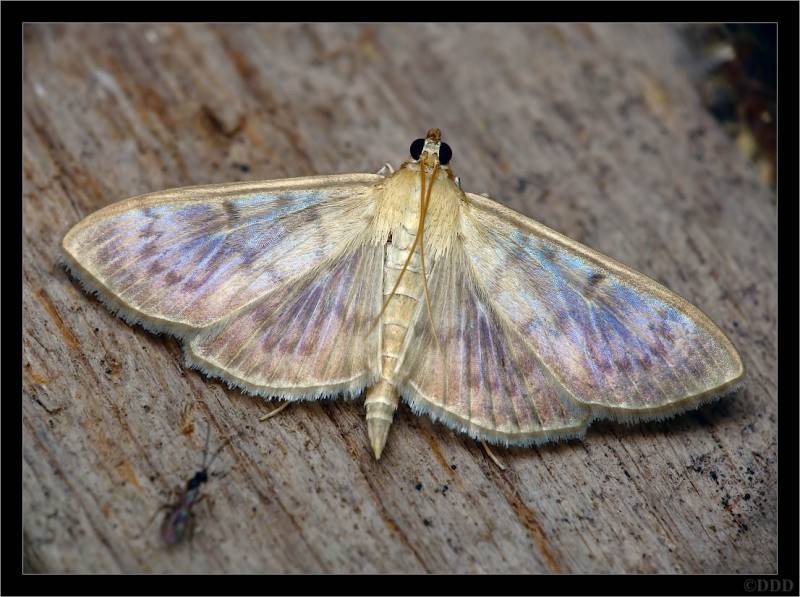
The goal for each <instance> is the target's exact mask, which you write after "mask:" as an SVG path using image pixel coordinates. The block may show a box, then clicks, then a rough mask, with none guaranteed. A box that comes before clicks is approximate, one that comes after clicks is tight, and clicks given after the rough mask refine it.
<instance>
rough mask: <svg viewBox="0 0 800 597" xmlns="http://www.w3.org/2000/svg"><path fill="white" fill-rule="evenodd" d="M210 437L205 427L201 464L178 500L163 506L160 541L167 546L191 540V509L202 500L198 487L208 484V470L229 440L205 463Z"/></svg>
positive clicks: (193, 521)
mask: <svg viewBox="0 0 800 597" xmlns="http://www.w3.org/2000/svg"><path fill="white" fill-rule="evenodd" d="M210 437H211V425H208V426H207V427H206V444H205V448H204V449H203V462H202V464H201V466H200V470H198V471H197V472H196V473H195V474H194V476H193V477H192V478H191V479H189V481H188V482H187V483H186V489H184V490H183V491H182V492H179V493H180V499H179V500H178V501H177V502H175V503H174V504H169V505H167V506H165V508H166V510H167V513H166V514H165V515H164V520H163V522H162V523H161V539H162V540H163V541H164V543H166V544H167V545H168V546H173V545H177V544H179V543H181V542H183V541H184V539H186V538H187V537H188V538H189V539H191V538H192V537H193V535H194V525H195V518H194V512H192V508H193V507H194V506H195V505H196V504H197V503H198V502H200V500H202V499H203V497H204V496H202V495H200V486H201V485H203V484H204V483H206V482H208V469H209V468H210V467H211V464H212V463H213V462H214V460H215V459H216V458H217V456H219V454H220V452H221V451H222V448H224V447H225V446H227V445H228V443H230V441H231V438H228V439H227V440H225V442H223V443H222V445H220V447H219V448H217V450H216V452H214V454H213V455H212V456H211V460H209V461H208V462H206V458H207V457H208V440H209V438H210Z"/></svg>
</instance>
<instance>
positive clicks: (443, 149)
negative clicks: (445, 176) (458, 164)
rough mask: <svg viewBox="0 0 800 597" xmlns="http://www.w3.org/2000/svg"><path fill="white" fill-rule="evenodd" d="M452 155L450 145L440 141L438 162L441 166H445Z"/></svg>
mask: <svg viewBox="0 0 800 597" xmlns="http://www.w3.org/2000/svg"><path fill="white" fill-rule="evenodd" d="M452 157H453V150H452V149H450V146H449V145H448V144H447V143H442V144H441V145H439V163H440V164H441V165H442V166H447V164H448V163H449V162H450V160H451V159H452Z"/></svg>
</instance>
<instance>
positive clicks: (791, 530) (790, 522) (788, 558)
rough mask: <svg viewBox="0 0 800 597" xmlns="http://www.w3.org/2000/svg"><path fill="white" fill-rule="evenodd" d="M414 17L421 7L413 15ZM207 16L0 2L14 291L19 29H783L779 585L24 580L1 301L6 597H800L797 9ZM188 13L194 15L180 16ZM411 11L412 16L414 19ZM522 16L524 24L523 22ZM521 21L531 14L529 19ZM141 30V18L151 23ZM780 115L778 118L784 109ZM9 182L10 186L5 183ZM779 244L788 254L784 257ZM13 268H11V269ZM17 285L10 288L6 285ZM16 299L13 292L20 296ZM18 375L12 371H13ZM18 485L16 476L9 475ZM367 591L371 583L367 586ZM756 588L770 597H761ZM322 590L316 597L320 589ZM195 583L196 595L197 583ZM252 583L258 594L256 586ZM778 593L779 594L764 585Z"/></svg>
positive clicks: (668, 6)
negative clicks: (385, 25)
mask: <svg viewBox="0 0 800 597" xmlns="http://www.w3.org/2000/svg"><path fill="white" fill-rule="evenodd" d="M414 5H416V7H415V6H414ZM414 5H412V3H410V2H399V3H383V4H377V3H360V2H353V3H316V2H313V3H312V2H303V3H249V2H228V3H224V4H223V3H213V2H210V3H205V2H199V3H198V2H193V3H191V4H188V3H183V2H146V3H145V2H118V3H111V2H75V3H73V2H35V3H34V2H4V3H3V4H2V8H1V9H0V10H1V11H2V16H3V17H4V18H3V19H2V48H3V50H4V51H3V52H2V63H3V66H4V67H5V68H4V69H3V72H4V76H3V80H4V82H5V84H6V85H5V91H6V93H4V97H3V99H4V100H5V101H3V102H2V110H3V115H4V116H6V118H5V122H6V125H7V126H6V131H5V135H3V138H2V143H3V149H4V150H5V151H4V154H5V155H4V157H5V159H4V161H3V165H4V166H5V170H6V174H7V176H6V177H5V178H4V179H3V190H4V191H5V192H4V193H3V195H4V196H5V197H7V198H9V199H8V200H6V201H5V202H3V208H4V211H5V216H6V217H5V218H4V219H3V228H4V230H3V232H4V234H2V239H3V241H4V245H5V246H4V248H5V249H6V250H5V251H4V252H3V253H4V257H5V258H4V260H3V261H4V263H3V264H4V265H5V273H6V274H7V276H6V277H10V278H13V279H15V280H19V281H20V282H21V280H22V269H21V268H22V261H21V257H22V236H21V222H22V212H21V202H20V201H17V199H16V198H17V197H21V196H22V177H21V174H22V164H21V147H22V119H21V118H20V115H21V113H22V109H23V106H22V91H21V86H20V88H19V90H18V91H17V88H16V86H15V83H18V82H20V81H21V77H22V57H21V54H22V43H23V34H22V24H23V23H24V22H44V21H50V22H53V21H65V22H75V21H85V22H91V21H94V22H103V21H117V22H122V21H136V22H142V21H148V20H150V21H162V22H163V21H184V22H202V21H252V20H258V21H304V20H308V19H309V17H313V20H315V21H392V20H398V17H404V18H403V19H400V20H404V21H415V20H418V19H415V18H413V17H414V16H419V17H424V19H425V20H427V21H451V20H458V21H486V22H490V21H515V20H520V19H525V20H527V19H526V17H527V16H528V14H530V16H532V17H535V19H534V20H537V21H606V22H607V21H615V22H633V21H650V22H663V21H670V22H723V21H725V22H731V21H740V22H775V23H777V25H778V73H779V75H778V81H779V82H778V97H779V101H778V109H779V123H780V128H779V131H778V147H779V152H778V187H777V188H778V192H779V196H780V197H784V198H786V199H785V200H783V201H781V200H779V201H778V215H779V217H778V230H779V238H778V242H779V252H778V255H779V269H778V277H779V303H778V313H779V325H780V328H779V329H780V331H782V332H783V333H779V338H778V345H779V369H778V381H779V395H780V399H779V417H778V433H779V440H778V445H779V480H778V495H779V498H778V499H779V501H778V516H779V522H780V525H779V534H778V574H777V575H767V576H746V575H709V576H679V575H658V576H655V577H654V576H649V575H608V576H602V575H583V576H577V575H576V576H568V575H564V576H558V577H552V576H551V577H546V576H545V577H537V578H536V579H535V580H534V579H528V578H524V577H521V576H503V577H493V576H485V577H472V578H467V579H462V578H461V577H459V576H444V577H442V578H439V577H438V576H428V577H425V578H424V579H421V578H417V577H415V576H413V575H406V576H388V577H387V576H384V577H382V578H381V579H375V580H371V579H370V582H369V583H366V582H365V583H360V582H359V583H357V582H353V581H354V580H356V579H355V578H351V577H346V578H338V577H337V578H330V577H327V576H326V577H325V578H318V577H317V576H315V575H309V576H301V575H293V576H292V577H291V578H288V577H287V578H283V577H276V576H271V577H270V578H269V579H266V582H265V579H261V578H254V579H253V581H254V582H253V584H250V583H248V582H246V581H245V582H242V581H244V580H245V579H244V578H243V577H237V578H238V580H236V581H235V584H234V583H232V582H231V579H230V578H229V576H230V575H213V576H208V575H206V576H202V577H199V576H197V577H195V576H183V575H171V576H164V575H128V576H126V578H125V582H124V583H120V582H119V579H118V578H116V577H115V576H111V575H94V576H85V575H74V576H63V575H58V574H52V575H32V574H23V572H22V527H21V518H20V515H19V513H20V512H21V507H22V503H21V500H22V496H21V494H20V493H17V494H14V492H15V490H16V488H17V487H19V486H20V485H21V483H20V485H18V484H17V483H18V482H20V480H21V476H22V459H21V454H20V446H21V441H22V438H21V429H20V426H19V421H20V416H21V403H20V402H19V401H17V400H16V399H15V397H16V396H21V394H22V377H21V375H22V352H21V350H22V349H21V347H22V328H21V322H22V298H21V293H20V292H6V293H4V295H3V298H4V299H5V300H4V304H3V307H4V311H5V314H6V315H7V316H8V317H7V319H6V321H7V322H10V324H9V325H7V326H6V328H5V333H4V334H3V352H4V356H6V355H5V353H6V349H7V350H8V353H9V354H12V355H13V357H14V358H4V359H3V360H2V362H3V365H4V366H6V367H7V369H8V373H9V374H7V375H5V376H4V378H3V386H4V388H3V389H5V390H8V393H6V395H7V396H9V397H11V398H9V399H7V400H6V401H4V403H3V405H4V406H5V409H4V410H5V415H6V416H5V417H4V418H3V431H4V433H3V438H4V439H3V443H4V444H5V446H4V447H5V450H3V453H2V460H3V463H4V464H5V465H6V466H4V467H3V469H4V471H5V473H6V474H5V475H4V476H5V480H6V484H5V486H6V488H7V491H6V492H5V499H4V500H2V512H3V514H5V517H4V518H5V520H6V523H7V524H6V529H7V532H6V533H3V535H2V546H3V547H4V548H5V549H4V550H3V551H4V557H3V558H2V572H3V573H4V574H3V575H2V576H3V577H4V579H5V581H6V583H5V587H4V589H5V590H4V592H5V593H7V594H40V595H41V594H64V595H72V594H84V595H100V594H134V595H135V594H153V593H156V594H168V593H176V594H197V595H207V594H225V593H227V592H231V591H235V592H236V593H237V594H243V595H247V594H259V593H261V594H270V593H278V592H279V593H282V594H315V593H316V594H356V595H359V594H374V593H375V592H379V591H384V592H385V593H386V594H393V595H403V594H406V595H411V594H417V593H420V592H425V593H428V594H444V595H479V594H483V595H490V594H493V593H501V594H507V595H524V594H540V593H549V594H554V595H559V594H598V595H604V594H614V595H634V594H641V595H647V594H652V595H670V594H684V593H687V594H696V595H701V594H706V595H737V594H752V593H762V592H766V593H771V594H782V593H784V591H781V590H778V591H772V590H769V587H770V585H769V584H766V585H763V582H764V581H767V583H769V581H770V580H773V581H774V580H775V579H779V580H782V579H788V580H789V581H791V588H790V589H789V591H788V593H787V594H795V595H797V594H798V590H800V586H799V585H798V503H799V502H798V461H797V456H798V427H797V422H798V398H797V397H798V376H797V370H796V367H797V365H796V363H797V357H796V354H797V353H796V351H797V347H798V342H797V336H796V334H797V330H798V320H797V314H798V311H797V305H798V286H797V274H798V263H797V255H798V244H797V239H798V232H797V223H798V214H797V207H798V201H799V199H798V197H800V195H799V194H798V180H797V179H798V176H797V164H798V154H797V146H798V136H797V131H798V120H797V106H798V105H800V102H798V72H799V71H798V63H797V57H798V19H799V18H800V11H799V10H798V7H799V6H800V5H798V3H796V2H790V1H782V2H727V3H717V2H714V3H712V2H697V3H690V2H650V3H643V2H609V3H607V2H602V3H601V2H597V3H584V2H569V3H553V2H542V3H524V4H523V3H513V4H512V3H510V2H493V3H491V5H489V4H488V3H478V2H476V3H466V2H463V3H462V2H459V3H444V2H439V3H432V2H423V3H414ZM188 7H191V10H187V8H188ZM417 8H418V9H417ZM523 8H530V9H531V10H530V12H529V13H528V11H527V10H522V9H523ZM526 13H527V14H526ZM147 17H150V18H149V19H148V18H147ZM781 108H783V109H781ZM12 172H13V173H14V174H15V176H11V173H12ZM787 245H788V246H787ZM12 256H13V258H12ZM10 273H11V274H13V275H8V274H10ZM17 288H18V289H19V288H21V286H20V287H17ZM12 366H13V367H15V368H14V369H11V367H12ZM11 471H14V474H13V476H12V472H11ZM364 580H367V579H366V578H365V579H364ZM759 580H761V582H762V585H761V586H766V587H767V590H766V591H760V590H759V584H758V582H759ZM318 581H321V582H324V585H322V584H317V582H318ZM201 583H202V584H201ZM256 583H257V584H256ZM773 586H774V582H773Z"/></svg>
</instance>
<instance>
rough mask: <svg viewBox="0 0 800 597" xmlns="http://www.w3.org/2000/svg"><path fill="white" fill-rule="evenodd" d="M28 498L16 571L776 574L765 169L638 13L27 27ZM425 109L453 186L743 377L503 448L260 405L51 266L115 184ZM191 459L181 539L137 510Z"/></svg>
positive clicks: (379, 133)
mask: <svg viewBox="0 0 800 597" xmlns="http://www.w3.org/2000/svg"><path fill="white" fill-rule="evenodd" d="M24 41H25V58H24V79H25V82H24V85H25V86H24V94H25V95H24V114H23V135H24V147H23V152H24V196H23V217H24V264H23V272H24V283H23V301H24V302H23V310H24V321H23V329H24V337H23V342H24V346H23V376H24V386H23V394H22V403H23V420H22V424H23V488H22V490H23V515H24V553H25V559H26V567H27V569H29V570H32V571H39V572H118V571H126V572H135V571H226V572H334V571H335V572H425V571H427V572H522V573H526V572H530V573H534V572H552V573H570V572H581V573H585V572H645V573H646V572H659V573H660V572H664V573H667V572H677V573H703V572H715V573H721V572H740V573H744V572H747V573H772V572H775V570H776V549H777V546H776V531H777V526H776V525H777V513H776V501H777V496H776V492H777V469H776V414H777V385H776V273H777V272H776V270H777V268H776V246H775V242H774V241H775V236H776V225H775V200H774V195H773V193H772V192H771V191H770V190H769V189H768V188H767V187H765V186H764V185H762V183H761V182H760V181H759V179H758V175H757V173H756V171H755V168H754V167H753V166H752V165H751V164H749V163H748V162H747V161H745V160H744V158H742V157H740V155H739V154H738V153H737V151H736V149H735V147H734V145H733V143H732V141H731V140H730V139H729V138H728V137H726V135H725V134H724V132H723V131H722V130H721V129H720V128H719V126H718V125H717V124H716V122H715V121H714V120H713V119H712V117H711V116H710V115H709V114H707V113H706V112H705V111H704V109H703V108H702V105H701V102H700V99H699V96H698V94H697V91H696V88H695V86H694V83H693V81H692V80H691V79H690V77H689V75H688V66H687V65H689V64H691V61H692V60H693V58H692V56H691V55H689V54H688V52H687V50H686V48H685V46H684V44H683V42H682V39H681V37H680V35H679V32H678V31H677V30H676V29H675V28H673V27H670V26H660V25H644V26H633V25H572V26H568V25H479V24H468V25H433V24H413V25H403V24H387V25H337V24H324V25H293V24H279V25H277V24H276V25H184V26H179V25H166V24H163V25H162V24H160V25H102V24H95V25H80V24H70V25H58V24H56V25H43V24H29V25H26V26H25V30H24ZM432 126H438V127H440V128H441V129H442V131H443V133H444V139H445V140H446V141H447V143H449V144H450V145H451V146H452V147H453V151H454V158H453V161H452V165H453V168H454V169H455V170H456V172H457V173H458V174H460V175H461V177H462V181H463V185H464V188H465V189H467V190H469V191H473V192H479V193H480V192H487V193H488V194H489V195H490V196H492V197H494V198H495V199H497V200H498V201H501V202H503V203H504V204H506V205H509V206H511V207H513V208H514V209H517V210H520V211H522V212H524V213H525V214H527V215H530V216H532V217H534V218H536V219H537V220H539V221H541V222H542V223H544V224H546V225H547V226H550V227H552V228H555V229H556V230H558V231H560V232H563V233H565V234H567V235H569V236H571V237H572V238H575V239H576V240H578V241H581V242H583V243H586V244H588V245H590V246H592V247H594V248H596V249H598V250H600V251H602V252H603V253H606V254H608V255H610V256H612V257H614V258H615V259H618V260H619V261H622V262H623V263H625V264H627V265H630V266H632V267H634V268H635V269H637V270H639V271H642V272H644V273H646V274H648V275H650V276H652V277H654V278H655V279H657V280H658V281H659V282H661V283H663V284H664V285H666V286H667V287H669V288H671V289H672V290H674V291H676V292H677V293H679V294H680V295H682V296H684V297H686V298H687V299H688V300H689V301H691V302H692V303H694V304H695V305H697V306H698V307H700V308H701V309H702V310H703V311H704V312H706V313H707V314H708V315H709V316H710V317H711V318H712V319H713V320H714V321H715V322H716V323H717V324H718V325H719V326H720V327H721V328H722V329H723V330H724V331H725V332H726V333H727V334H728V335H729V336H730V338H731V339H732V340H733V342H734V343H735V344H736V346H737V347H738V348H739V350H740V352H741V354H742V357H743V359H744V361H745V364H746V367H747V368H748V377H747V386H746V388H745V390H744V391H742V392H741V393H739V394H737V395H735V396H733V397H731V398H729V399H726V400H724V401H721V402H719V403H717V404H716V405H713V406H708V407H704V408H702V409H701V410H699V411H697V412H695V413H690V414H687V415H683V416H680V417H677V418H675V419H673V420H670V421H666V422H661V423H657V424H655V423H654V424H643V425H633V426H624V425H616V424H611V423H603V424H596V425H595V426H593V428H592V429H591V430H590V432H589V434H588V436H587V438H586V440H585V441H584V442H583V443H577V442H570V443H562V444H559V445H554V446H549V447H543V448H538V449H524V450H522V449H520V450H507V451H502V450H498V453H499V455H500V457H501V458H502V459H503V460H504V461H505V462H506V463H507V465H508V471H506V472H501V471H500V470H499V469H498V468H497V467H495V466H494V465H493V464H492V463H491V462H490V461H489V460H488V459H487V457H486V456H485V454H484V453H483V451H482V450H481V448H480V446H479V445H477V444H476V443H475V442H474V441H472V440H470V439H468V438H466V437H464V436H461V435H458V434H455V433H452V432H450V431H449V430H447V429H445V428H443V427H441V426H439V425H435V424H432V423H431V422H430V421H429V420H427V419H425V418H418V417H415V416H413V415H412V414H411V413H410V412H409V411H408V409H407V408H406V407H401V409H400V411H399V412H398V415H397V417H396V419H395V424H394V427H393V430H392V435H391V437H390V438H389V444H388V446H387V449H386V452H385V453H384V456H383V458H382V459H381V461H380V462H378V463H376V462H374V461H373V459H372V457H371V455H370V451H369V444H368V442H367V438H366V431H365V422H364V415H363V407H362V405H361V404H360V403H354V402H343V401H340V402H336V401H326V402H319V403H306V404H297V405H293V406H291V407H290V408H289V409H287V410H285V411H284V412H283V413H281V414H280V415H279V416H278V417H275V418H273V419H271V420H270V421H268V422H265V423H258V422H257V418H258V417H259V416H260V415H262V414H264V413H265V412H267V411H268V410H269V409H271V408H272V407H273V405H271V404H269V403H266V402H265V401H263V400H259V399H255V398H252V397H248V396H245V395H243V394H241V393H239V392H238V391H235V390H228V389H227V388H226V387H224V386H223V385H221V384H219V383H217V382H215V381H210V380H208V379H206V378H204V377H203V376H202V375H200V374H198V373H197V372H194V371H187V370H185V369H184V368H183V367H182V366H181V350H180V346H179V344H178V343H177V342H176V341H175V340H174V339H170V338H168V337H159V336H156V335H153V334H149V333H147V332H145V331H143V330H142V329H141V328H137V327H130V326H128V325H126V324H125V323H124V322H122V321H121V320H119V319H116V318H115V317H114V316H112V315H111V314H110V313H109V312H108V311H106V310H105V309H104V308H103V307H102V305H101V304H100V303H98V301H97V300H95V299H93V298H91V297H89V296H87V295H86V294H85V293H83V292H82V291H81V289H80V287H79V286H78V284H77V283H76V282H75V281H74V280H72V279H70V277H69V276H68V275H67V274H66V273H65V272H64V271H63V270H62V269H61V268H60V267H59V265H58V264H57V254H58V246H59V242H60V240H61V238H62V237H63V235H64V233H65V232H66V231H67V230H68V229H69V228H70V227H71V226H72V225H73V224H75V223H76V222H78V221H79V220H80V219H82V218H83V217H85V216H86V215H88V214H89V213H91V212H93V211H95V210H96V209H98V208H100V207H103V206H105V205H107V204H108V203H110V202H113V201H116V200H119V199H123V198H126V197H129V196H132V195H136V194H140V193H145V192H149V191H155V190H159V189H165V188H169V187H177V186H183V185H190V184H201V183H212V182H226V181H233V180H258V179H270V178H279V177H286V176H305V175H311V174H329V173H341V172H374V171H376V170H377V169H378V168H379V167H380V166H381V165H382V164H383V163H384V162H385V161H389V162H392V163H393V164H395V165H396V164H398V163H399V162H400V161H401V160H403V159H405V157H406V153H407V148H408V145H409V144H410V142H411V141H412V140H413V139H415V138H417V137H419V136H420V135H421V134H422V133H424V131H425V130H427V129H428V128H429V127H432ZM206 422H207V423H209V424H210V425H211V426H212V444H213V443H215V442H216V443H218V442H220V441H222V440H223V439H224V438H225V437H228V436H230V435H233V434H235V433H238V432H244V433H245V435H244V436H242V437H241V438H239V439H237V440H235V441H234V442H233V443H232V444H231V446H229V447H228V448H226V449H225V450H224V451H223V453H222V455H221V456H220V458H219V459H218V460H217V462H216V463H215V464H214V466H213V470H212V476H211V479H210V482H209V483H208V485H207V486H205V488H204V490H205V491H206V492H207V493H208V495H209V496H210V500H209V502H210V503H209V504H208V507H205V506H204V505H203V504H201V505H200V506H199V507H198V510H197V512H198V524H199V529H198V532H197V534H196V536H195V539H194V541H193V543H192V545H191V546H188V545H185V546H183V547H181V548H178V549H174V550H171V551H165V550H164V549H163V548H162V547H161V546H160V544H159V543H158V533H157V526H158V525H157V523H155V524H153V525H151V526H150V527H148V526H147V522H148V519H149V518H150V517H151V515H152V514H153V513H154V512H155V511H156V510H157V508H158V507H159V506H160V505H161V504H162V503H163V502H164V500H165V499H166V497H167V494H168V492H169V490H171V489H172V488H173V487H174V486H175V485H178V484H183V483H185V482H186V480H187V479H188V478H189V477H190V476H191V475H192V474H193V473H194V472H195V470H196V469H197V467H198V465H199V463H200V459H201V452H202V444H203V439H204V433H205V424H206Z"/></svg>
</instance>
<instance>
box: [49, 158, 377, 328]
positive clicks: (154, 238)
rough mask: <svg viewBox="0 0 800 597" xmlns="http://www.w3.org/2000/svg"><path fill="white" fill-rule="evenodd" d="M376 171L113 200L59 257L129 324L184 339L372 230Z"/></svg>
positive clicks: (73, 235)
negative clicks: (360, 230) (368, 226)
mask: <svg viewBox="0 0 800 597" xmlns="http://www.w3.org/2000/svg"><path fill="white" fill-rule="evenodd" d="M380 180H382V177H380V176H378V175H374V174H347V175H337V176H312V177H306V178H295V179H285V180H275V181H263V182H243V183H227V184H214V185H205V186H194V187H184V188H179V189H172V190H167V191H160V192H156V193H150V194H147V195H141V196H138V197H133V198H131V199H127V200H124V201H120V202H118V203H114V204H111V205H109V206H107V207H105V208H103V209H101V210H99V211H97V212H95V213H93V214H92V215H90V216H88V217H86V218H85V219H84V220H82V221H81V222H79V223H78V224H77V225H75V226H74V227H73V228H72V229H71V230H70V231H69V232H68V233H67V234H66V236H65V237H64V240H63V241H62V258H63V261H64V263H65V264H66V266H67V267H68V268H69V269H70V270H71V272H72V273H73V274H74V275H75V277H77V278H78V279H79V280H80V281H81V283H82V284H83V285H84V286H85V287H86V288H87V289H89V290H90V291H93V292H95V293H96V294H97V295H98V296H99V298H100V299H101V300H102V301H103V302H104V303H105V304H106V305H107V306H108V307H109V308H110V309H112V310H113V311H115V312H117V313H118V314H120V315H121V316H122V317H123V318H124V319H125V320H126V321H128V322H130V323H140V324H142V325H143V326H144V327H146V328H148V329H151V330H154V331H159V332H161V331H166V332H169V333H172V334H174V335H177V336H179V337H187V336H190V335H192V334H193V333H194V332H196V331H197V330H198V329H201V328H203V327H205V326H207V325H209V324H211V323H213V322H214V321H217V320H219V319H220V318H222V317H224V316H226V315H228V314H230V313H231V312H232V311H233V310H236V309H238V308H241V307H243V306H244V305H246V304H247V303H249V302H250V301H252V300H255V299H257V298H258V297H260V296H262V295H264V294H265V293H268V292H270V291H274V290H275V289H276V288H278V287H280V286H281V285H282V284H284V283H286V282H288V281H289V280H290V279H291V278H292V277H295V276H297V275H299V274H302V273H305V272H306V271H307V270H308V269H309V268H310V267H313V266H314V265H315V264H317V263H319V262H320V261H323V260H324V259H325V258H326V257H328V256H330V255H331V254H332V253H333V252H335V251H336V250H337V248H338V247H339V246H340V244H341V243H343V242H346V241H347V240H349V239H351V238H352V237H351V231H353V230H355V229H358V228H359V227H361V228H364V227H366V223H367V220H368V218H369V217H370V210H371V209H372V207H373V206H374V201H373V199H374V192H373V189H374V184H375V183H376V182H378V181H380Z"/></svg>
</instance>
